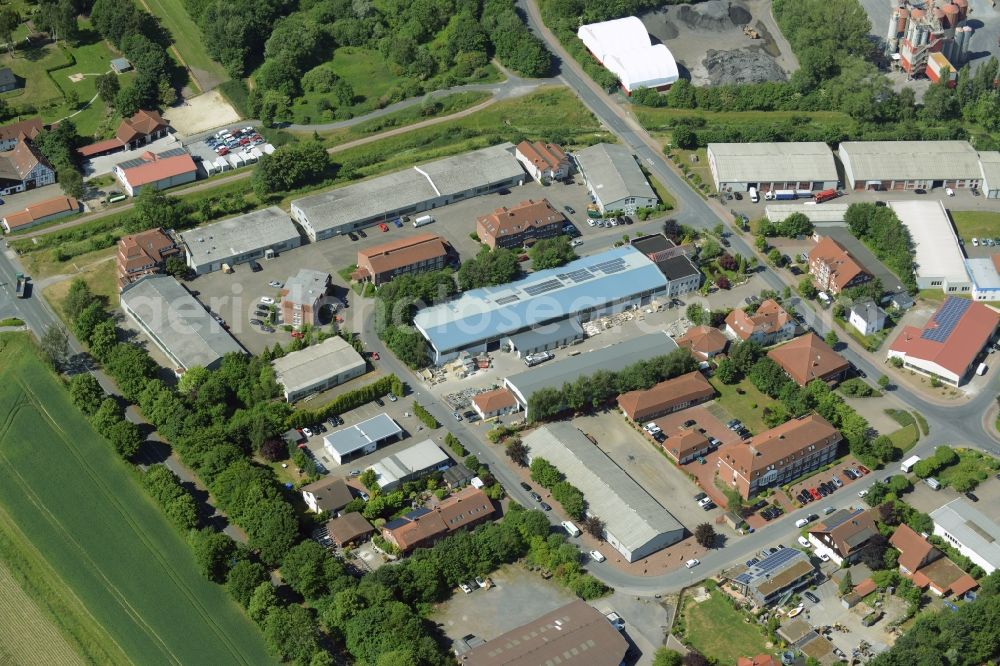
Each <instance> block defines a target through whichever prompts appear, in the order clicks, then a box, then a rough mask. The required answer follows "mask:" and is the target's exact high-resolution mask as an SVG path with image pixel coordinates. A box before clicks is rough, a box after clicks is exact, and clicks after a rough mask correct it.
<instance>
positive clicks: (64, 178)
mask: <svg viewBox="0 0 1000 666" xmlns="http://www.w3.org/2000/svg"><path fill="white" fill-rule="evenodd" d="M57 180H58V181H59V186H60V187H61V188H62V191H63V192H64V193H65V194H66V195H67V196H71V197H74V198H77V199H80V198H83V194H84V186H83V176H82V175H81V174H80V172H79V171H77V170H76V169H74V168H73V167H60V168H59V169H57Z"/></svg>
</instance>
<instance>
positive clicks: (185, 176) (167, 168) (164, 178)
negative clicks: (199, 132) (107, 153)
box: [114, 149, 198, 197]
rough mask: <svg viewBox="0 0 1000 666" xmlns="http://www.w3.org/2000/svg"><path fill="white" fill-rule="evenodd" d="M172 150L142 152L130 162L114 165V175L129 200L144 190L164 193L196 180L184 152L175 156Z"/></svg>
mask: <svg viewBox="0 0 1000 666" xmlns="http://www.w3.org/2000/svg"><path fill="white" fill-rule="evenodd" d="M174 150H180V149H174ZM174 150H169V151H166V152H164V153H162V154H155V153H151V152H149V151H146V152H144V153H143V154H142V155H141V156H140V157H138V158H136V159H134V160H128V161H126V162H123V163H121V164H117V165H115V169H114V171H115V175H116V176H118V180H120V181H121V183H122V186H123V187H124V188H125V191H126V192H128V193H129V195H130V196H133V197H134V196H138V195H139V192H140V191H141V190H142V188H144V187H152V188H155V189H157V190H165V189H167V188H169V187H174V186H175V185H183V184H184V183H190V182H191V181H193V180H195V178H197V176H198V167H197V165H195V163H194V160H193V159H191V155H189V154H188V153H187V152H183V151H181V152H180V153H175V152H174Z"/></svg>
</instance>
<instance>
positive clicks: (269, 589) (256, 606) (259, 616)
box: [247, 580, 278, 624]
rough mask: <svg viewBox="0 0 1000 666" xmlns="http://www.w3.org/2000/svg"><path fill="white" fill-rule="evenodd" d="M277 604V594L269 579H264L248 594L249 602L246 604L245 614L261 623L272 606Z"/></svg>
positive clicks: (274, 606)
mask: <svg viewBox="0 0 1000 666" xmlns="http://www.w3.org/2000/svg"><path fill="white" fill-rule="evenodd" d="M277 606H278V595H277V594H276V593H275V591H274V585H272V584H271V581H269V580H265V581H264V582H263V583H261V584H260V585H258V586H257V587H256V588H255V589H254V591H253V594H251V595H250V602H249V603H248V604H247V615H249V616H250V619H251V620H253V621H254V622H256V623H257V624H261V623H262V622H263V621H264V618H266V617H267V614H268V613H269V612H271V609H272V608H276V607H277Z"/></svg>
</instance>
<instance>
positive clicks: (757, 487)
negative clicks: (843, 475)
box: [718, 414, 842, 499]
mask: <svg viewBox="0 0 1000 666" xmlns="http://www.w3.org/2000/svg"><path fill="white" fill-rule="evenodd" d="M841 439H842V438H841V435H840V432H839V431H838V430H837V429H836V428H834V427H833V426H832V425H830V423H829V422H827V420H826V419H824V418H823V417H822V416H819V415H818V414H806V415H805V416H801V417H799V418H797V419H792V420H791V421H786V422H785V423H782V424H781V425H779V426H777V427H775V428H771V429H770V430H767V431H765V432H762V433H761V434H759V435H755V436H754V437H752V438H751V439H749V440H747V441H743V442H734V443H732V444H726V445H724V446H723V447H722V448H721V449H719V463H718V464H719V478H720V479H721V480H722V482H723V483H725V484H726V485H728V486H729V487H731V488H734V489H736V491H737V492H739V493H740V495H741V496H742V497H743V498H744V499H750V497H752V496H753V495H755V494H756V493H758V492H760V491H761V490H764V489H765V488H771V487H773V486H780V485H782V484H784V483H788V482H790V481H793V480H794V479H797V478H798V477H800V476H802V475H803V474H805V473H807V472H811V471H813V470H814V469H817V468H819V467H821V466H823V465H825V464H827V463H828V462H831V461H832V460H833V459H834V457H835V456H836V455H837V444H839V443H840V440H841Z"/></svg>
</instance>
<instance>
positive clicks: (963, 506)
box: [931, 497, 1000, 575]
mask: <svg viewBox="0 0 1000 666" xmlns="http://www.w3.org/2000/svg"><path fill="white" fill-rule="evenodd" d="M993 515H994V516H995V515H996V514H993ZM931 521H933V523H934V534H935V536H939V537H941V538H942V539H944V540H945V541H946V542H948V545H950V546H951V547H953V548H955V549H957V550H958V552H959V553H961V554H962V555H965V556H966V557H968V558H969V559H970V560H972V562H973V563H974V564H976V565H977V566H979V567H980V568H981V569H982V570H983V571H985V572H986V575H990V574H992V573H993V572H994V571H996V570H997V569H1000V525H998V524H997V522H996V519H995V518H990V517H988V516H987V515H986V514H984V513H983V512H982V511H980V510H979V509H978V508H976V507H974V506H972V505H971V504H969V503H968V502H967V501H966V500H964V499H962V498H961V497H960V498H958V499H954V500H952V501H950V502H948V503H947V504H945V505H944V506H942V507H940V508H938V509H935V510H934V511H932V512H931Z"/></svg>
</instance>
